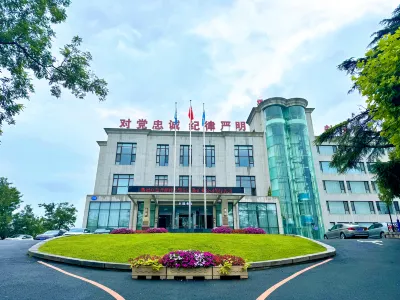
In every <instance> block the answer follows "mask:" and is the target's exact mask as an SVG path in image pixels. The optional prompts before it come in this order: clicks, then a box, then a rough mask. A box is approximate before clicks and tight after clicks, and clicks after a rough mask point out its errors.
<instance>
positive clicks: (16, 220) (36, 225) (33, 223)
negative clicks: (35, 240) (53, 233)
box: [12, 205, 45, 236]
mask: <svg viewBox="0 0 400 300" xmlns="http://www.w3.org/2000/svg"><path fill="white" fill-rule="evenodd" d="M44 231H45V227H44V224H43V218H40V217H37V216H35V214H34V213H33V209H32V206H31V205H26V206H25V207H24V209H23V210H22V211H20V212H18V213H16V214H14V215H13V218H12V233H13V234H29V235H31V236H36V235H38V234H40V233H43V232H44Z"/></svg>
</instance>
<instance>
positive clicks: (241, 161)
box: [235, 146, 254, 167]
mask: <svg viewBox="0 0 400 300" xmlns="http://www.w3.org/2000/svg"><path fill="white" fill-rule="evenodd" d="M235 164H236V167H254V158H253V146H235Z"/></svg>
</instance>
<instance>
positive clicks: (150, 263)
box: [128, 254, 162, 271]
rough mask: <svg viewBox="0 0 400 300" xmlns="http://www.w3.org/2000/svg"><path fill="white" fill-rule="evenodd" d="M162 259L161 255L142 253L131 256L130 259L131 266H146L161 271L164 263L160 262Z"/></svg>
mask: <svg viewBox="0 0 400 300" xmlns="http://www.w3.org/2000/svg"><path fill="white" fill-rule="evenodd" d="M160 261H161V256H158V255H150V254H144V255H140V256H138V257H136V258H130V259H129V260H128V262H129V264H130V265H131V268H139V267H141V266H145V267H151V268H152V269H153V270H155V271H159V270H160V269H161V268H162V264H161V263H160Z"/></svg>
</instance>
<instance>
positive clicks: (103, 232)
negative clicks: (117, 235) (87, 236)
mask: <svg viewBox="0 0 400 300" xmlns="http://www.w3.org/2000/svg"><path fill="white" fill-rule="evenodd" d="M110 232H111V230H110V229H100V228H99V229H96V230H95V231H94V232H93V233H94V234H108V233H110Z"/></svg>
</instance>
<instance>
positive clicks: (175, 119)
mask: <svg viewBox="0 0 400 300" xmlns="http://www.w3.org/2000/svg"><path fill="white" fill-rule="evenodd" d="M176 122H177V108H176V102H175V116H174V124H175V126H174V128H175V141H174V143H175V146H174V192H173V198H172V229H175V224H176V221H175V186H176V126H178V124H177V123H176Z"/></svg>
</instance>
